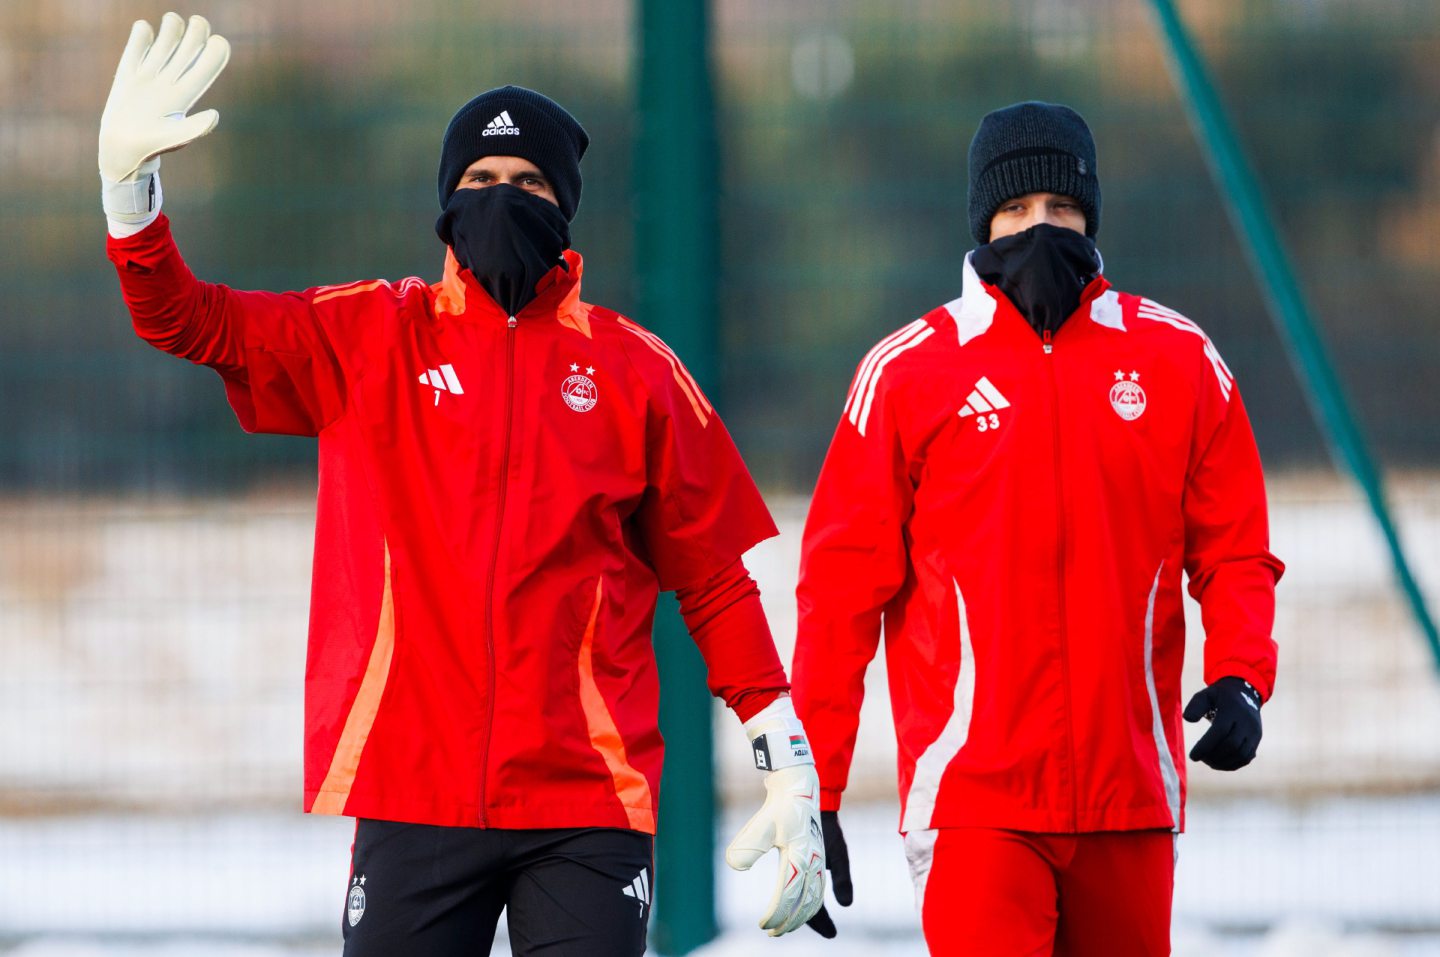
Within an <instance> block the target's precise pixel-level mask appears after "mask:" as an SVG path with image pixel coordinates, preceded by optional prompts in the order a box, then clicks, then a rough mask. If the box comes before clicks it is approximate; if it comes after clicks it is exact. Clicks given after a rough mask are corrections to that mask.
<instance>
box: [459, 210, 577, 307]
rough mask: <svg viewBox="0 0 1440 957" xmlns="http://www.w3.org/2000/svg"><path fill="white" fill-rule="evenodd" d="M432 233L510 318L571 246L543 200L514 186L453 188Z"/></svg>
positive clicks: (560, 220) (563, 225) (565, 227)
mask: <svg viewBox="0 0 1440 957" xmlns="http://www.w3.org/2000/svg"><path fill="white" fill-rule="evenodd" d="M435 232H436V233H437V234H438V235H439V236H440V239H441V240H443V241H444V243H445V245H447V246H449V247H450V248H451V249H452V250H454V251H455V259H456V260H457V261H458V262H459V263H460V265H462V266H464V267H465V268H466V269H468V270H470V274H471V275H473V276H474V277H475V280H476V281H477V282H479V283H480V285H481V287H482V288H484V290H485V291H486V292H488V293H489V294H490V296H491V297H492V298H493V299H494V300H495V301H496V302H498V303H499V304H500V306H501V308H503V309H504V310H505V311H506V313H508V314H509V315H512V316H515V315H519V314H520V310H521V309H524V308H525V307H526V306H527V305H529V304H530V301H531V300H533V299H534V298H535V284H536V283H538V282H539V281H540V280H541V279H543V278H544V277H545V274H546V273H548V272H549V271H550V270H551V269H554V268H555V267H556V266H557V265H558V266H561V267H562V268H565V261H564V260H563V259H562V258H561V255H560V254H561V253H563V252H564V251H565V250H567V249H569V248H570V223H569V222H567V221H566V219H565V214H564V213H562V212H560V210H559V208H558V207H557V206H556V205H555V204H554V203H551V202H549V201H548V200H544V199H541V198H540V197H539V196H535V195H532V194H531V193H527V192H525V191H524V190H523V189H521V188H519V187H518V186H511V185H509V184H508V183H500V184H497V185H495V186H486V187H485V188H484V189H457V190H455V192H453V193H451V194H450V199H449V200H448V201H447V202H446V203H445V212H443V213H441V214H440V218H439V219H437V220H436V221H435Z"/></svg>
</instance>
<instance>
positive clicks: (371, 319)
mask: <svg viewBox="0 0 1440 957" xmlns="http://www.w3.org/2000/svg"><path fill="white" fill-rule="evenodd" d="M108 248H109V255H110V258H111V259H112V260H113V261H114V262H115V264H116V266H117V268H118V270H119V274H120V281H121V287H122V291H123V293H124V295H125V300H126V303H127V304H128V305H129V307H130V310H131V313H132V316H133V319H134V322H135V326H136V330H137V331H138V332H139V334H140V335H141V336H142V337H144V338H145V339H147V340H148V341H150V342H151V343H152V344H154V345H155V346H157V347H159V348H161V349H164V350H165V351H167V352H171V353H173V354H175V355H178V356H183V357H185V358H188V359H191V360H193V361H195V362H200V363H204V364H206V365H209V366H212V367H213V368H215V369H216V371H218V372H219V373H220V375H221V376H222V377H223V379H224V381H225V388H226V392H227V395H228V397H229V400H230V403H231V405H232V406H233V407H234V409H235V412H236V414H237V416H238V417H239V419H240V422H241V424H242V425H243V426H244V427H245V429H247V430H248V431H254V432H280V433H289V434H296V435H318V436H319V440H320V485H319V502H318V509H317V518H316V531H315V565H314V579H313V584H312V600H311V612H310V645H309V655H308V664H307V669H306V694H305V807H306V810H308V811H313V812H317V813H329V814H349V815H354V816H357V817H370V818H380V819H385V820H397V821H411V822H418V823H425V824H442V825H470V826H486V827H501V828H551V827H589V826H604V827H622V828H629V829H632V830H638V831H645V832H650V833H653V832H654V830H655V807H656V791H657V788H658V786H659V779H660V769H661V763H662V744H661V740H660V734H659V730H658V727H657V705H658V692H659V688H658V683H657V677H656V668H655V660H654V652H653V648H652V645H651V641H650V629H651V622H652V618H653V615H654V611H655V601H656V595H657V591H658V590H659V589H667V590H668V589H674V588H679V587H682V586H690V585H694V584H698V583H701V582H704V581H705V580H707V579H709V578H711V576H715V575H717V573H720V572H722V571H723V570H725V569H727V568H728V567H731V566H733V565H734V564H735V562H736V560H737V559H738V558H739V557H740V555H741V554H742V553H743V552H745V551H746V550H747V549H748V548H750V547H751V546H752V545H754V544H755V543H757V542H759V541H761V540H763V539H765V538H768V537H770V536H771V535H773V534H775V527H774V524H773V523H772V522H771V519H770V515H769V513H768V512H767V510H766V508H765V505H764V503H763V502H762V500H761V498H760V495H759V493H758V492H757V491H756V489H755V486H754V484H753V483H752V481H751V479H750V476H749V474H748V473H747V472H746V470H745V467H744V465H743V464H742V462H741V460H740V457H739V454H738V453H737V451H736V449H735V446H734V444H733V443H732V442H731V440H730V437H729V435H728V434H727V432H726V431H725V427H724V426H723V425H722V424H721V422H720V419H719V418H718V417H717V416H716V414H715V410H714V409H713V408H712V407H711V406H710V403H709V402H707V401H706V399H705V396H704V395H703V394H701V392H700V390H699V388H698V387H697V386H696V384H695V382H694V380H693V379H692V378H691V377H690V374H689V373H688V372H687V371H686V369H685V367H684V366H683V365H682V364H681V363H680V361H679V360H678V359H677V358H676V357H675V355H674V354H673V353H672V352H671V351H670V350H669V349H668V348H667V347H666V346H665V345H664V344H663V343H662V342H661V341H660V340H659V339H658V338H656V337H655V336H654V335H652V334H651V333H649V332H647V331H645V330H644V329H642V328H640V327H639V326H637V325H636V324H635V323H633V322H631V321H629V320H628V319H626V318H624V317H623V316H620V315H617V314H616V313H614V312H611V311H609V310H606V309H602V308H600V307H597V306H592V305H589V304H587V303H584V302H581V300H580V274H581V259H580V256H579V255H577V254H576V253H574V252H567V253H566V260H567V263H568V265H569V269H568V272H567V271H565V270H561V269H559V268H557V269H555V270H553V271H552V273H551V274H550V277H547V278H548V279H549V280H551V281H550V282H549V285H548V286H545V287H544V288H543V290H542V292H541V293H540V295H539V297H538V298H537V299H536V300H535V301H534V302H532V303H531V304H530V305H529V306H527V307H526V308H525V309H524V310H522V311H521V313H520V315H519V316H518V317H514V318H512V317H508V316H506V315H505V313H504V312H503V310H501V309H500V307H499V306H497V305H496V304H495V302H494V300H493V299H491V298H490V297H489V296H488V295H487V294H486V293H485V292H484V290H483V289H481V287H480V286H479V285H478V284H477V283H476V282H475V280H474V279H473V277H471V276H470V273H469V272H468V271H461V270H459V269H458V267H457V266H456V264H455V261H454V258H453V257H447V263H446V267H447V268H446V272H445V277H444V279H443V281H442V282H440V283H437V284H435V285H433V286H432V285H429V284H427V283H425V282H423V281H422V280H419V279H414V278H411V279H406V280H404V281H402V282H397V283H391V282H386V281H383V280H377V281H374V282H361V283H353V284H350V285H344V286H331V287H320V288H316V289H310V290H307V291H305V292H301V293H284V294H277V293H267V292H242V291H238V290H232V289H228V288H226V287H224V286H218V285H210V284H207V283H201V282H198V281H197V280H196V279H195V278H194V277H193V276H192V275H191V274H190V272H189V270H188V269H187V268H186V266H185V264H184V262H183V261H182V260H181V258H180V254H179V252H178V250H177V249H176V248H175V245H174V243H173V241H172V240H171V238H170V231H169V226H168V223H167V221H166V220H165V218H164V217H163V216H162V217H161V219H160V220H159V221H158V222H157V223H156V224H154V225H152V226H150V227H149V228H147V229H146V230H144V231H143V232H141V233H139V234H138V235H136V236H134V237H131V238H129V239H121V240H117V239H113V238H112V239H110V241H109V244H108ZM762 624H763V623H762ZM762 631H763V629H762ZM751 637H752V638H753V647H750V646H744V647H733V645H734V644H735V643H734V642H733V640H732V641H728V642H727V643H726V647H706V646H705V645H704V644H703V643H702V647H701V651H702V653H703V654H704V655H705V657H706V662H707V665H708V666H709V668H710V684H711V686H712V688H716V689H719V688H727V687H728V688H766V687H775V686H777V685H778V686H780V687H783V685H784V675H783V672H782V671H781V670H780V665H779V661H778V658H777V657H776V656H775V653H774V647H773V644H771V642H770V638H769V634H768V632H763V634H757V633H752V636H751ZM767 649H768V651H767ZM672 693H678V692H672Z"/></svg>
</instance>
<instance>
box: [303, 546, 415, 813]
mask: <svg viewBox="0 0 1440 957" xmlns="http://www.w3.org/2000/svg"><path fill="white" fill-rule="evenodd" d="M394 653H395V601H394V597H393V595H392V594H391V590H390V543H389V542H386V543H385V591H384V593H383V594H382V595H381V598H380V622H379V624H378V625H377V626H376V628H375V643H374V645H372V646H371V648H370V661H369V662H368V663H367V664H366V665H365V677H364V678H363V679H361V681H360V691H359V692H358V693H357V694H356V695H355V702H354V704H352V705H351V706H350V714H349V715H348V716H346V718H345V729H344V730H343V731H341V732H340V743H339V744H337V745H336V746H335V756H334V757H333V758H331V760H330V771H329V773H328V774H326V775H325V782H324V783H323V784H321V785H320V793H319V794H317V795H316V796H315V803H314V804H313V805H312V806H311V808H310V812H311V813H312V814H344V813H345V803H346V802H347V801H348V800H350V789H351V788H352V787H354V785H355V773H356V771H358V770H359V768H360V755H361V753H362V752H363V751H364V750H365V742H366V740H367V739H369V737H370V729H371V728H372V727H373V726H374V724H375V714H376V712H377V711H379V710H380V698H381V696H383V695H384V694H385V683H386V682H387V681H388V680H389V678H390V659H391V658H392V657H393V656H394Z"/></svg>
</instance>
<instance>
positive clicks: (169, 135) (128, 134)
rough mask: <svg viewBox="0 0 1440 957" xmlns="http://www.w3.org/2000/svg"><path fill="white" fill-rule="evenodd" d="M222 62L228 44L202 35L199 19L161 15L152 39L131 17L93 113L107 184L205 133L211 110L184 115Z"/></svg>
mask: <svg viewBox="0 0 1440 957" xmlns="http://www.w3.org/2000/svg"><path fill="white" fill-rule="evenodd" d="M229 60H230V44H229V43H228V42H227V41H226V40H225V38H224V37H220V36H212V35H211V34H210V24H209V23H207V22H206V20H205V18H204V17H191V18H190V22H189V23H188V24H187V23H186V22H185V21H184V20H183V19H181V17H180V15H179V14H175V13H167V14H165V16H164V18H163V19H162V20H161V21H160V33H159V35H158V36H157V35H156V34H155V33H154V32H153V31H152V30H151V29H150V24H148V23H146V22H145V21H144V20H137V21H136V22H135V25H134V26H133V27H131V28H130V42H129V43H127V44H126V45H125V52H124V53H123V54H122V55H121V57H120V65H119V67H117V68H116V70H115V82H114V84H113V85H112V86H111V87H110V98H109V99H107V100H106V101H105V112H104V113H103V114H102V115H101V117H100V175H101V176H102V177H103V178H105V179H107V180H109V181H110V182H112V183H121V182H125V181H127V180H134V179H137V178H139V177H140V176H142V175H143V174H145V173H149V172H154V170H155V169H156V168H157V167H158V165H159V160H158V159H157V157H159V155H160V154H161V153H168V152H170V151H171V150H178V149H179V148H180V147H182V146H184V145H186V144H187V143H191V142H193V141H195V140H197V139H199V138H200V137H202V136H204V135H205V134H206V133H209V132H210V131H211V130H213V129H214V128H215V124H216V123H218V122H220V114H219V113H217V112H216V111H215V110H204V111H202V112H200V113H196V114H195V115H194V116H186V115H185V114H186V112H187V111H188V110H189V109H190V107H192V106H194V105H195V101H196V100H198V99H200V97H201V95H202V94H204V92H205V91H206V90H208V89H209V88H210V84H212V83H214V82H215V78H216V77H217V76H219V75H220V71H221V70H223V69H225V64H226V63H228V62H229ZM150 163H153V164H154V165H148V166H147V164H150Z"/></svg>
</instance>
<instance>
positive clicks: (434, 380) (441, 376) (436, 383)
mask: <svg viewBox="0 0 1440 957" xmlns="http://www.w3.org/2000/svg"><path fill="white" fill-rule="evenodd" d="M420 384H421V385H424V386H429V387H430V388H432V389H434V390H435V404H436V405H439V404H440V393H442V392H448V393H450V394H451V395H464V394H465V390H464V388H462V387H461V385H460V377H459V376H458V375H456V374H455V367H454V366H452V365H451V364H450V363H448V362H446V363H442V364H441V366H440V368H438V369H426V370H425V371H424V372H422V373H420Z"/></svg>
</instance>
